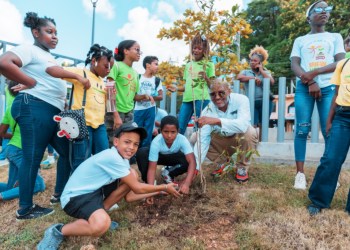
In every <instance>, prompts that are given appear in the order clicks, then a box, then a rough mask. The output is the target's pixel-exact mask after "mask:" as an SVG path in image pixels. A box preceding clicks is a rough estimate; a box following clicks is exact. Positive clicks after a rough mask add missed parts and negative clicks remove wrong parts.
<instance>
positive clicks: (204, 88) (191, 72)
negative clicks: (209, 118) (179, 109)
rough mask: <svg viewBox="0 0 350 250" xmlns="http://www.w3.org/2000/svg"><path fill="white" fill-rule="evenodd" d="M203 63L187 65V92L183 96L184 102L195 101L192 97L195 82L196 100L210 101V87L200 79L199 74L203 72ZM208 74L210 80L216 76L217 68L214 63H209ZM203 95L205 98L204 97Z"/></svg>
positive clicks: (185, 73) (185, 74) (185, 75)
mask: <svg viewBox="0 0 350 250" xmlns="http://www.w3.org/2000/svg"><path fill="white" fill-rule="evenodd" d="M203 66H204V65H203V61H198V62H194V61H192V62H189V63H187V64H186V67H185V72H184V80H185V81H186V83H185V92H184V94H183V101H184V102H191V101H193V96H192V82H193V92H194V100H202V99H203V100H210V98H209V92H208V85H207V83H206V81H205V80H204V79H198V73H199V72H201V71H204V70H203ZM206 74H207V76H208V77H209V78H211V77H214V76H215V66H214V63H212V62H207V66H206ZM202 95H203V96H202Z"/></svg>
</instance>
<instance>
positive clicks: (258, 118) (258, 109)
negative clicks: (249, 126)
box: [253, 100, 272, 125]
mask: <svg viewBox="0 0 350 250" xmlns="http://www.w3.org/2000/svg"><path fill="white" fill-rule="evenodd" d="M262 110H263V100H255V102H254V124H253V125H258V124H261V123H262V113H263V112H262ZM271 112H272V101H271V100H270V101H269V117H270V115H271Z"/></svg>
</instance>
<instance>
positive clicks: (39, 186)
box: [0, 144, 45, 200]
mask: <svg viewBox="0 0 350 250" xmlns="http://www.w3.org/2000/svg"><path fill="white" fill-rule="evenodd" d="M6 156H7V159H8V160H9V176H8V180H7V183H0V192H1V196H2V199H3V200H11V199H15V198H18V197H19V187H18V185H17V184H18V170H19V168H20V166H21V164H22V158H23V153H22V149H20V148H18V147H16V146H13V145H11V144H8V145H7V155H6ZM44 190H45V182H44V179H43V178H42V177H41V176H40V175H39V174H38V175H37V177H36V180H35V185H34V193H37V192H42V191H44Z"/></svg>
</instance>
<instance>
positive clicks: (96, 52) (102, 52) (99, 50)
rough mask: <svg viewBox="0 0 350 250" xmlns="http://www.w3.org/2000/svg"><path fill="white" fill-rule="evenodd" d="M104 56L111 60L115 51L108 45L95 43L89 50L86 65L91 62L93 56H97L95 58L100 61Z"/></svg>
mask: <svg viewBox="0 0 350 250" xmlns="http://www.w3.org/2000/svg"><path fill="white" fill-rule="evenodd" d="M103 56H105V57H107V60H108V61H110V60H111V58H112V56H113V52H112V51H111V50H109V49H107V48H106V47H104V46H100V45H99V44H97V43H95V44H94V45H92V46H91V48H90V50H89V52H88V53H87V55H86V59H85V66H86V65H88V64H89V63H91V61H92V58H95V60H96V61H98V60H99V59H100V58H101V57H103Z"/></svg>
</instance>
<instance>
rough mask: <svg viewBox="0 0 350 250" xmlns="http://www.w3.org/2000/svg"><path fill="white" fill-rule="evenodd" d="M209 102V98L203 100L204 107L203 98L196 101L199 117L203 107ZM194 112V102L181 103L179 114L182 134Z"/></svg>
mask: <svg viewBox="0 0 350 250" xmlns="http://www.w3.org/2000/svg"><path fill="white" fill-rule="evenodd" d="M208 104H209V100H203V107H202V100H196V101H195V108H196V116H197V117H200V115H201V112H202V109H204V108H205V107H206V106H207V105H208ZM201 108H202V109H201ZM193 113H194V109H193V102H183V103H182V105H181V108H180V114H179V125H180V131H179V132H180V134H182V135H184V134H185V132H186V128H187V125H188V122H189V121H190V120H191V117H192V115H193Z"/></svg>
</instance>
